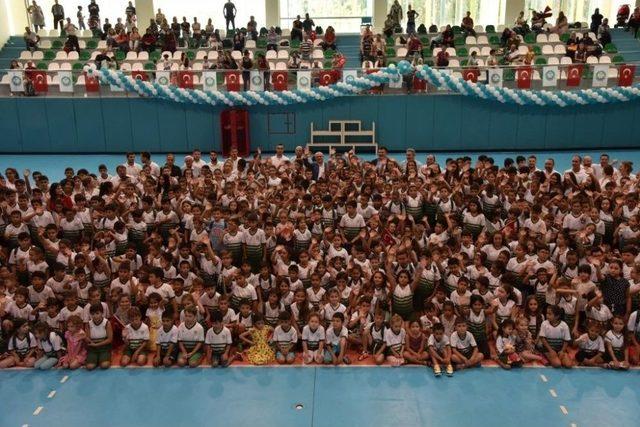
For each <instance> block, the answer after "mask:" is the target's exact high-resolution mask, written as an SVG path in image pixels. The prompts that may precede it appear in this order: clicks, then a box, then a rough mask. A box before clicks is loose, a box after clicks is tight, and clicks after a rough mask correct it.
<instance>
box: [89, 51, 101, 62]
mask: <svg viewBox="0 0 640 427" xmlns="http://www.w3.org/2000/svg"><path fill="white" fill-rule="evenodd" d="M99 54H100V52H99V51H97V50H94V51H93V52H91V61H95V60H96V56H98V55H99Z"/></svg>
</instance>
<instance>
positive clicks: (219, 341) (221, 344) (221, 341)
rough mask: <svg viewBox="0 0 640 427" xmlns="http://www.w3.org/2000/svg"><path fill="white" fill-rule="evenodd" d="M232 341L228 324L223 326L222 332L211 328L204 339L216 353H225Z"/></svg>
mask: <svg viewBox="0 0 640 427" xmlns="http://www.w3.org/2000/svg"><path fill="white" fill-rule="evenodd" d="M232 342H233V341H232V339H231V331H229V329H228V328H227V327H226V326H223V327H222V329H221V330H220V332H216V331H214V330H213V328H210V329H209V330H208V331H207V337H206V338H205V340H204V343H205V344H206V345H208V346H210V347H211V350H213V352H214V353H223V352H224V351H225V349H226V348H227V346H228V345H231V343H232Z"/></svg>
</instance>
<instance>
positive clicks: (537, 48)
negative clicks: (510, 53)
mask: <svg viewBox="0 0 640 427" xmlns="http://www.w3.org/2000/svg"><path fill="white" fill-rule="evenodd" d="M533 53H535V54H536V55H542V48H541V47H540V46H538V45H535V46H533Z"/></svg>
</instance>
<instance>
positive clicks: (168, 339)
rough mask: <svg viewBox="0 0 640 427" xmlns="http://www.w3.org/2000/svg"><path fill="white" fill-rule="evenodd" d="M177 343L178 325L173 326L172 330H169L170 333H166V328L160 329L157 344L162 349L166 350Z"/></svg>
mask: <svg viewBox="0 0 640 427" xmlns="http://www.w3.org/2000/svg"><path fill="white" fill-rule="evenodd" d="M177 343H178V327H177V326H176V325H171V329H169V330H168V331H165V330H164V327H162V328H160V329H158V334H157V335H156V344H158V345H159V346H160V347H161V348H162V349H164V350H166V349H167V348H169V346H170V345H171V344H177Z"/></svg>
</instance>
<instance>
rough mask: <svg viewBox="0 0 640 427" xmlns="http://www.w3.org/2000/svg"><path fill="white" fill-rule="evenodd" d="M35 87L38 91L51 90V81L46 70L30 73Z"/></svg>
mask: <svg viewBox="0 0 640 427" xmlns="http://www.w3.org/2000/svg"><path fill="white" fill-rule="evenodd" d="M29 77H30V78H31V81H32V82H33V88H34V89H35V91H36V92H47V91H49V83H48V82H47V74H46V73H45V72H44V71H33V72H32V73H30V76H29Z"/></svg>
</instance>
